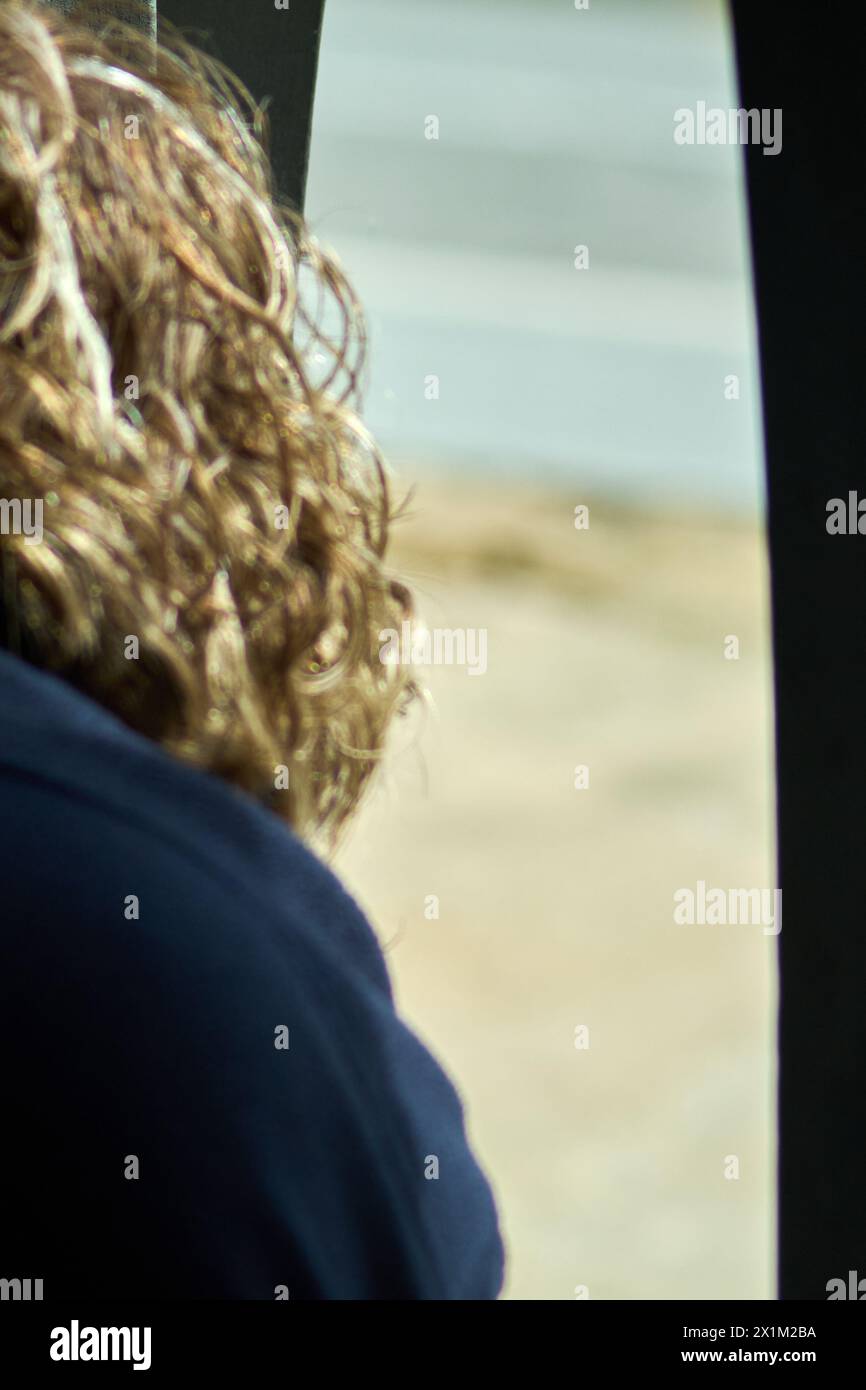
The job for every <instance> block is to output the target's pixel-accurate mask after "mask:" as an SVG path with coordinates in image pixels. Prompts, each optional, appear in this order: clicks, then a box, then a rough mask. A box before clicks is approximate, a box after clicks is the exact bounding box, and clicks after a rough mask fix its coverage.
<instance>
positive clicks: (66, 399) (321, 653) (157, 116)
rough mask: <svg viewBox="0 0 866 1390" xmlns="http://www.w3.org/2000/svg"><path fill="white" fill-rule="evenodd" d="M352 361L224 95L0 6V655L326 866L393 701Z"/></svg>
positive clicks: (222, 82) (180, 58) (380, 514)
mask: <svg viewBox="0 0 866 1390" xmlns="http://www.w3.org/2000/svg"><path fill="white" fill-rule="evenodd" d="M312 301H316V311H315V313H313V312H311V309H310V307H309V305H310V303H311V302H312ZM364 350H365V335H364V326H363V319H362V316H361V314H360V311H359V308H358V305H357V302H356V300H355V298H354V296H353V294H352V292H351V290H350V287H349V285H348V284H347V282H346V280H345V278H344V276H343V274H342V272H341V271H340V269H339V267H338V266H337V264H336V262H335V261H334V260H333V259H332V258H331V257H329V256H328V255H326V254H325V253H324V252H323V250H322V249H321V248H320V247H319V246H318V245H317V244H316V242H315V241H314V240H313V238H312V237H311V236H310V235H309V233H308V232H307V230H306V228H305V226H304V224H303V222H302V220H301V219H300V218H299V217H298V216H297V215H295V214H294V213H292V212H291V211H290V210H288V209H286V208H282V207H280V206H278V205H277V203H276V201H275V197H274V193H273V187H272V179H271V173H270V167H269V163H268V159H267V156H266V153H265V149H264V145H263V135H262V118H261V113H260V112H258V111H257V110H256V108H255V106H254V103H253V102H252V99H251V97H250V96H249V94H248V93H247V92H246V91H245V90H244V89H243V88H242V86H241V85H240V83H239V82H238V81H237V80H236V79H235V78H233V77H232V76H231V74H230V73H228V72H227V71H226V70H225V69H223V68H222V67H221V66H220V65H219V64H218V63H216V62H215V61H214V60H212V59H210V58H208V57H206V56H205V55H203V54H202V53H200V52H199V51H197V50H196V49H195V48H193V47H192V46H190V45H189V44H187V43H186V42H184V41H183V40H181V39H180V38H179V37H177V36H171V35H170V36H169V37H168V39H167V40H166V39H163V40H162V41H161V42H160V44H159V46H158V47H157V46H154V45H153V44H152V42H151V41H150V40H149V39H148V38H147V37H146V35H144V34H142V33H141V32H140V31H138V30H136V29H135V28H131V27H127V26H124V25H121V24H117V23H107V24H103V25H102V26H101V27H100V32H99V35H98V37H97V36H96V35H95V34H94V32H93V31H92V30H91V29H90V28H88V27H85V26H84V25H83V24H81V23H78V22H75V23H73V22H70V21H69V20H68V19H66V18H65V17H64V16H63V15H61V14H58V13H56V12H54V11H51V10H47V9H45V8H44V7H43V6H41V5H39V4H38V3H36V2H35V0H2V2H0V496H2V497H3V498H5V499H7V500H9V499H20V500H21V501H22V502H23V501H24V500H25V499H42V500H43V502H44V510H43V517H44V521H43V534H42V540H41V544H32V543H29V541H32V537H30V538H29V541H28V538H27V537H24V536H22V535H20V534H3V535H0V560H2V598H0V606H2V610H3V617H2V627H3V631H0V640H2V641H3V642H4V644H5V645H6V646H7V647H8V648H10V649H12V650H15V651H18V652H20V654H21V655H22V656H24V657H25V658H26V659H28V660H30V661H32V662H35V663H36V664H38V665H40V666H42V667H44V668H47V669H50V670H53V671H55V672H57V673H59V674H60V675H61V676H63V677H64V678H65V679H67V680H68V681H70V682H71V683H72V684H74V685H75V686H77V687H78V688H79V689H81V690H83V691H84V692H85V693H87V694H89V695H91V696H92V697H93V698H94V699H96V700H98V701H99V702H100V703H101V704H102V705H104V706H105V707H107V708H108V709H109V710H111V711H112V712H113V713H114V714H116V715H117V716H118V717H119V718H121V719H122V720H123V721H124V722H125V723H126V724H128V725H130V726H131V727H132V728H134V729H136V730H138V731H139V732H141V733H142V734H144V735H146V736H148V737H149V738H151V739H153V740H156V741H158V742H159V743H161V744H162V745H163V746H164V747H166V748H167V749H169V750H170V751H171V752H172V753H173V754H175V755H176V756H177V757H179V758H181V759H183V760H185V761H187V762H189V763H192V764H194V765H196V766H198V767H200V768H204V769H207V770H209V771H210V772H212V773H215V774H217V775H218V776H220V777H222V778H224V779H226V780H228V781H229V782H231V783H234V784H235V785H236V786H238V787H241V788H243V789H244V790H245V791H247V792H249V793H251V794H252V795H254V796H255V797H257V798H258V799H260V800H262V801H265V802H266V803H267V804H268V805H270V806H271V807H272V808H273V809H274V810H275V811H276V812H277V813H278V814H279V815H281V816H282V817H284V818H285V819H286V820H287V821H288V822H289V823H290V824H291V825H292V826H294V827H295V828H296V829H297V830H298V831H299V832H300V833H302V834H305V835H310V836H311V837H314V838H319V837H321V838H322V840H323V842H328V841H330V842H333V840H334V838H335V835H336V832H337V831H338V829H339V828H340V826H341V825H342V824H343V822H344V821H345V819H346V817H347V815H348V814H349V813H350V812H351V811H352V809H353V808H354V807H355V805H356V804H357V801H358V799H359V796H360V794H361V791H362V789H363V787H364V786H365V784H366V782H367V779H368V777H369V774H370V771H371V769H372V768H373V766H374V765H375V763H376V761H377V759H378V758H379V756H380V754H381V749H382V745H383V739H384V734H385V730H386V727H387V725H388V723H389V720H390V717H391V715H392V714H393V713H394V711H395V710H396V709H397V708H398V707H402V706H404V705H405V703H406V702H407V700H408V698H409V697H410V696H411V694H412V693H413V686H412V683H411V681H410V680H409V679H408V678H407V676H406V673H405V672H404V671H401V670H400V668H395V667H389V666H385V665H383V664H382V662H381V661H380V660H379V637H378V634H379V633H380V631H381V630H382V629H385V628H389V629H393V628H397V627H399V625H400V622H401V621H403V620H405V619H406V618H407V617H408V616H409V614H410V610H411V601H410V598H409V595H408V593H407V590H406V589H405V587H404V586H403V585H402V584H400V583H398V582H397V581H396V579H395V578H393V577H392V575H391V574H390V572H389V570H388V569H387V568H386V564H385V559H384V557H385V549H386V540H387V536H388V530H389V526H390V523H391V520H392V519H393V515H392V508H391V503H390V500H389V489H388V484H387V480H386V474H385V470H384V467H383V463H382V460H381V457H380V455H379V452H378V451H377V449H376V446H375V444H374V443H373V441H372V440H371V438H370V436H369V434H368V433H367V431H366V430H365V429H364V427H363V425H362V424H361V422H360V419H359V417H358V414H357V403H358V394H359V380H360V373H361V369H362V365H363V360H364ZM6 529H7V530H8V528H6ZM133 639H134V640H133ZM131 655H136V656H137V659H135V660H131V659H129V658H130V656H131ZM286 781H287V782H288V786H285V782H286Z"/></svg>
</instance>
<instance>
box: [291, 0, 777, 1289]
mask: <svg viewBox="0 0 866 1390" xmlns="http://www.w3.org/2000/svg"><path fill="white" fill-rule="evenodd" d="M698 101H706V102H707V105H708V106H720V107H723V108H726V109H727V108H729V107H736V106H737V105H739V99H738V97H737V94H736V84H735V72H734V66H733V57H732V46H731V35H730V31H729V25H728V17H727V13H726V10H725V8H724V6H723V5H721V4H719V3H716V0H653V4H651V5H647V4H646V3H643V4H641V3H637V2H636V0H635V3H631V2H630V0H590V4H589V7H588V8H587V9H581V10H578V9H576V8H575V5H574V3H573V0H533V3H532V4H526V3H525V2H523V3H521V0H496V3H493V0H439V3H437V4H436V5H435V6H429V5H424V6H421V5H415V6H408V5H406V4H400V3H399V2H398V0H328V2H327V5H326V12H325V29H324V34H323V42H322V53H321V63H320V71H319V86H318V91H317V98H316V109H315V118H314V129H313V148H312V152H311V160H310V183H309V188H308V197H307V212H308V216H309V219H310V221H311V223H312V225H313V228H314V230H315V231H316V232H317V234H318V235H319V237H320V238H321V239H322V240H323V241H324V242H326V243H327V244H328V245H329V246H330V247H331V248H332V249H333V250H335V251H336V252H337V254H338V255H339V257H340V259H341V260H342V262H343V263H344V266H345V268H346V269H347V271H348V273H349V275H350V277H351V279H352V281H353V282H354V284H355V287H356V289H357V291H358V293H359V295H360V297H361V299H362V301H363V302H364V304H365V306H366V309H367V312H368V317H369V326H370V335H371V370H370V376H369V382H368V389H367V397H366V418H367V420H368V422H369V424H370V426H371V427H372V429H373V430H374V432H375V433H376V434H377V436H378V438H379V440H380V442H381V444H382V446H383V447H384V449H385V451H386V453H387V455H388V457H389V460H390V462H391V464H392V466H393V468H394V472H395V486H396V488H397V491H398V494H399V493H401V492H403V491H406V490H408V488H409V487H410V485H412V486H414V488H415V491H414V495H413V500H412V503H411V506H410V508H409V511H408V514H407V516H406V518H405V519H404V520H402V521H401V522H400V523H399V524H398V526H397V527H396V528H395V533H394V551H393V555H394V560H395V563H396V564H397V566H398V567H399V568H400V569H401V570H402V572H403V573H404V574H405V575H407V576H408V578H409V579H410V581H411V582H412V584H413V585H414V588H415V590H416V593H417V596H418V602H419V606H420V609H421V611H422V613H423V615H424V617H425V618H426V620H427V622H428V624H429V625H430V626H431V627H433V628H436V627H439V628H451V629H460V628H463V629H472V630H479V629H483V630H484V631H485V633H486V634H487V670H486V672H485V674H483V675H470V674H469V673H468V672H467V670H466V669H465V667H457V666H446V665H441V666H433V667H432V668H430V669H428V670H427V671H426V672H425V675H426V679H427V683H428V685H429V687H430V693H431V708H430V710H429V712H428V714H427V716H426V718H425V719H424V721H423V728H420V729H419V727H418V724H417V722H416V723H415V725H414V726H413V727H412V728H411V729H403V730H401V731H399V732H398V735H397V738H396V739H395V743H394V747H393V748H392V750H391V752H390V756H389V758H388V761H387V765H386V768H385V770H384V775H383V777H382V778H381V780H380V782H379V784H378V786H377V788H376V790H375V792H374V794H373V795H372V797H371V798H370V800H369V802H368V804H367V806H366V808H365V810H364V812H363V813H362V815H361V817H360V819H359V821H358V822H357V825H356V827H355V829H354V831H353V833H352V836H351V838H350V840H349V841H348V843H347V844H346V846H345V848H344V850H343V852H342V854H341V857H340V859H339V862H338V866H337V867H338V868H339V870H340V872H341V873H342V874H343V875H344V876H345V877H346V878H347V879H348V881H349V884H350V886H351V888H352V889H353V891H354V892H355V893H356V895H357V896H358V898H359V899H360V901H361V902H362V904H363V905H364V907H365V908H366V910H367V911H368V912H369V914H370V916H371V918H372V919H373V921H374V923H375V924H376V927H377V930H378V931H379V932H380V934H381V937H382V939H383V941H384V943H385V945H386V950H387V952H388V959H389V964H390V968H391V971H392V975H393V978H394V982H395V988H396V992H397V996H398V1001H399V1004H400V1007H401V1009H402V1011H403V1013H404V1015H405V1016H406V1017H407V1019H408V1020H409V1021H410V1023H411V1025H412V1026H413V1027H414V1028H415V1030H416V1031H417V1032H418V1033H419V1034H420V1035H421V1036H422V1037H423V1038H424V1040H425V1041H426V1042H427V1043H428V1044H429V1045H430V1046H431V1047H432V1049H433V1050H434V1051H435V1053H436V1054H437V1055H438V1056H439V1057H440V1058H441V1059H442V1060H443V1061H444V1062H445V1063H446V1065H447V1066H448V1067H449V1069H450V1070H451V1072H452V1074H453V1075H454V1077H455V1079H456V1081H457V1084H458V1088H459V1090H460V1091H461V1093H462V1095H463V1097H464V1100H465V1102H466V1107H467V1115H468V1123H469V1128H470V1132H471V1135H472V1138H473V1141H474V1143H475V1146H476V1149H477V1151H478V1153H479V1156H480V1158H481V1159H482V1161H483V1163H484V1165H485V1166H486V1168H487V1170H488V1172H489V1174H490V1176H491V1178H492V1181H493V1184H494V1187H495V1189H496V1193H497V1197H498V1199H499V1203H500V1208H501V1215H502V1221H503V1228H504V1234H505V1237H506V1242H507V1245H508V1250H509V1275H508V1283H507V1286H506V1296H510V1297H513V1298H521V1299H573V1298H575V1296H576V1290H581V1291H583V1290H586V1291H588V1296H589V1297H590V1298H593V1299H595V1298H620V1299H628V1298H661V1299H664V1298H682V1297H686V1298H699V1299H700V1298H755V1299H764V1298H771V1297H773V1296H774V1287H773V1240H774V1230H773V1206H772V1201H773V1196H772V1194H773V1165H774V1162H775V1154H774V1152H773V1131H774V1115H773V1106H774V1092H773V1084H774V1075H773V1068H774V1039H773V1032H774V1026H775V1018H774V1010H775V939H774V938H773V937H772V936H765V935H764V934H763V932H762V930H761V928H760V926H756V925H751V926H750V925H730V926H725V927H721V926H715V927H713V926H700V925H696V926H692V927H684V926H677V925H676V924H675V923H674V919H673V894H674V892H675V891H676V890H677V889H678V888H682V887H691V888H694V887H695V885H696V883H697V881H698V880H704V881H705V882H706V883H708V884H709V885H711V886H720V887H723V888H753V887H772V886H773V885H774V883H775V877H774V874H775V870H774V863H773V800H772V750H771V722H770V721H771V702H770V675H771V671H770V648H769V622H768V601H767V564H766V553H765V540H764V534H763V479H762V461H761V450H760V435H759V431H760V402H759V392H758V381H757V374H756V354H755V340H754V324H753V314H752V304H751V292H750V282H749V263H748V252H747V242H746V212H745V203H744V187H743V179H742V171H741V151H740V150H739V149H738V148H737V147H729V146H706V145H704V146H697V145H696V146H692V147H688V146H678V145H676V144H675V143H674V140H673V127H674V115H673V113H674V111H675V110H677V109H678V108H681V107H690V108H692V109H694V107H695V105H696V103H697V102H698ZM578 248H583V249H582V250H580V249H578ZM576 261H577V263H578V264H577V266H576V264H575V262H576ZM578 267H580V268H578ZM579 506H583V507H588V509H589V511H588V519H589V525H588V527H585V528H582V529H576V528H575V508H576V507H579ZM732 637H736V639H737V644H738V649H739V655H738V657H737V658H736V659H729V656H730V652H731V650H732V644H731V642H730V638H732ZM726 652H727V654H728V655H726ZM578 767H582V768H585V769H587V771H586V772H584V773H582V774H579V775H578V776H576V773H575V770H576V768H578ZM576 781H577V782H578V783H581V784H582V783H586V782H588V785H580V786H576V785H575V783H576ZM434 900H435V905H434V906H432V907H431V903H434ZM433 913H438V915H432V914H433ZM576 1030H578V1031H577V1032H576ZM581 1030H585V1031H581ZM576 1041H579V1042H580V1043H581V1046H576V1045H575V1043H576ZM431 1145H432V1148H431V1151H433V1152H435V1144H433V1141H432V1140H431ZM732 1159H736V1164H734V1163H732V1162H731V1160H732ZM734 1171H737V1172H738V1176H736V1177H734V1176H732V1173H733V1172H734ZM440 1180H442V1181H446V1180H447V1175H446V1174H443V1176H442V1178H441V1179H440ZM577 1296H579V1297H582V1296H587V1294H585V1293H583V1292H580V1293H578V1294H577Z"/></svg>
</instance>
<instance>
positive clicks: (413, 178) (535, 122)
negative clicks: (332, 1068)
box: [307, 0, 763, 516]
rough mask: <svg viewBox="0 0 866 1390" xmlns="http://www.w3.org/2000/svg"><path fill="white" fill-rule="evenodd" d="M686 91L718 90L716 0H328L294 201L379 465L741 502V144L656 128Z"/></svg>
mask: <svg viewBox="0 0 866 1390" xmlns="http://www.w3.org/2000/svg"><path fill="white" fill-rule="evenodd" d="M698 100H704V101H706V102H707V103H708V104H709V105H717V106H722V107H725V108H729V107H731V106H737V105H738V104H739V100H738V97H737V96H736V91H735V74H734V65H733V55H732V48H731V37H730V33H729V28H728V22H727V13H726V10H725V7H724V6H723V5H722V4H720V3H717V0H654V3H653V4H652V5H647V4H645V3H643V4H642V3H637V2H636V0H605V3H602V0H591V3H590V7H589V9H587V10H576V9H575V8H574V6H573V4H572V3H570V0H533V3H532V4H526V3H518V0H496V3H493V0H438V3H437V4H435V5H431V4H414V5H407V4H405V3H399V0H328V3H327V6H326V19H325V31H324V36H323V45H322V55H321V66H320V76H319V87H318V93H317V99H316V109H315V119H314V132H313V148H312V154H311V163H310V183H309V189H308V200H307V212H308V215H309V217H310V220H311V222H312V224H313V227H314V229H315V230H316V231H317V233H318V234H319V236H320V237H321V238H322V239H323V240H324V241H325V242H326V243H327V244H328V245H330V246H331V247H332V248H333V249H334V250H336V252H337V253H338V255H339V256H340V258H341V260H342V261H343V263H344V265H345V267H346V269H347V271H348V272H349V274H350V277H351V278H352V280H353V282H354V284H355V286H356V288H357V289H358V291H359V293H360V296H361V298H362V300H363V302H364V304H365V306H366V308H367V311H368V314H369V320H370V328H371V339H372V355H371V363H372V366H371V374H370V379H369V385H368V393H367V411H366V413H367V418H368V420H369V423H370V425H371V427H372V428H373V430H374V431H375V432H376V434H377V435H378V437H379V439H380V441H381V442H382V444H383V446H384V448H385V450H386V452H387V453H388V454H389V455H390V457H391V458H392V460H393V461H394V462H395V463H396V464H397V465H398V467H399V466H400V465H402V464H410V465H412V466H413V468H414V467H416V466H421V467H422V468H423V467H425V466H426V467H429V468H434V469H435V470H436V471H438V472H441V471H454V470H460V471H467V470H468V471H471V472H473V473H475V474H477V475H481V476H486V477H490V478H495V477H498V476H502V477H506V476H507V477H511V478H513V477H524V478H529V477H532V478H534V479H535V480H536V481H538V482H544V481H554V482H557V483H565V484H567V485H568V486H569V487H570V488H573V490H574V493H575V497H576V498H578V499H579V498H580V496H581V495H596V494H598V493H605V494H608V495H611V496H620V497H625V498H627V499H629V500H632V501H634V502H636V503H641V502H644V501H646V502H651V503H660V504H661V505H664V504H665V503H666V502H667V501H668V500H672V501H676V502H678V503H680V504H682V505H686V506H688V505H692V504H700V505H701V506H709V507H711V508H713V509H721V510H724V511H733V512H738V513H741V514H744V515H746V516H748V515H750V514H751V515H755V514H758V513H760V511H761V509H762V507H763V479H762V464H761V448H760V437H759V432H760V405H759V397H758V388H757V378H756V365H755V343H754V325H753V313H752V306H751V290H750V283H749V262H748V254H747V245H746V236H745V233H746V214H745V205H744V184H743V177H742V152H741V151H740V150H739V149H738V148H736V147H728V146H697V147H683V146H678V145H675V143H674V140H673V126H674V120H673V113H674V111H675V110H676V109H677V108H678V107H683V106H690V107H694V105H695V103H696V102H697V101H698ZM430 116H435V117H436V118H437V119H438V123H439V138H438V140H434V139H427V138H425V123H426V122H427V118H428V117H430ZM578 245H585V246H587V247H588V250H589V268H588V269H585V270H578V269H575V266H574V258H575V251H574V248H575V247H576V246H578ZM730 374H735V375H736V376H737V377H738V378H739V383H740V386H739V390H740V396H739V399H735V400H729V399H726V397H725V379H726V377H728V376H729V375H730ZM434 376H435V377H437V378H438V393H439V394H438V399H428V398H427V397H428V395H429V394H430V388H429V382H428V379H429V378H430V377H434Z"/></svg>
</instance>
